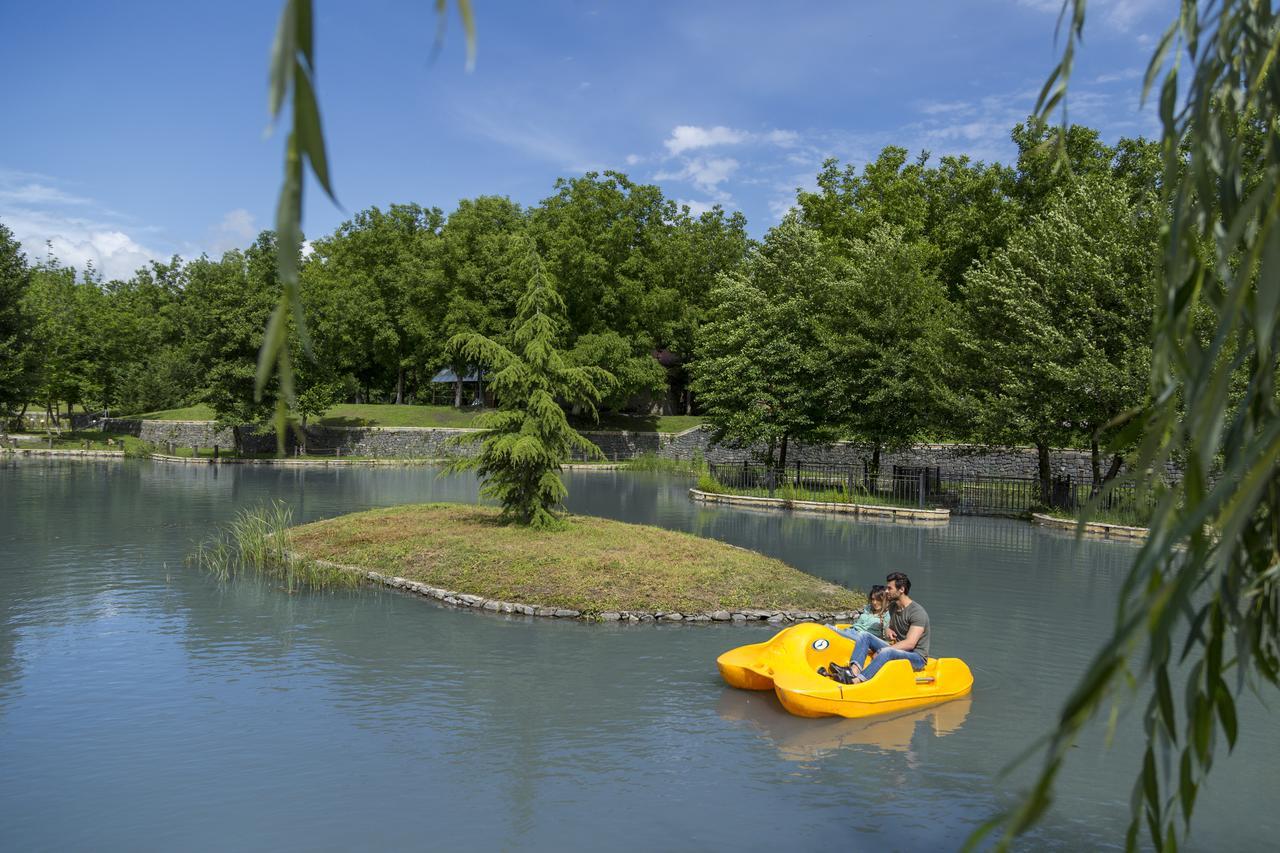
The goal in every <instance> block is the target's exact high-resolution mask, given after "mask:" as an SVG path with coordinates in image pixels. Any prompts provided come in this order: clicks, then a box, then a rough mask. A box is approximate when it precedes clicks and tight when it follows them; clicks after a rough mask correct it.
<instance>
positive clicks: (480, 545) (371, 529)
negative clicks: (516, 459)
mask: <svg viewBox="0 0 1280 853" xmlns="http://www.w3.org/2000/svg"><path fill="white" fill-rule="evenodd" d="M289 536H290V541H291V545H292V548H293V549H294V551H295V552H297V553H298V554H300V555H301V556H302V557H304V558H310V559H313V560H327V561H330V562H334V563H341V564H343V565H347V566H357V567H360V568H362V569H366V570H373V571H376V572H380V573H382V574H385V575H394V576H399V577H403V578H408V579H410V580H415V581H419V582H421V583H426V584H429V585H431V586H436V587H441V588H444V589H448V590H452V591H454V592H460V593H467V594H471V595H480V596H483V597H485V598H491V599H498V600H500V601H511V602H519V603H522V604H536V605H543V606H556V607H565V608H571V609H574V610H580V611H582V612H584V613H603V612H606V611H620V610H632V611H658V610H673V611H678V612H681V613H695V612H708V611H715V610H734V609H743V608H747V609H760V610H816V611H824V612H834V611H843V610H853V609H856V608H858V607H861V606H862V605H863V603H864V602H865V598H864V596H863V595H862V594H861V593H858V592H854V591H853V590H850V589H846V588H845V587H842V586H838V585H837V584H833V583H830V582H828V581H824V580H822V579H821V578H816V577H814V576H812V575H808V574H805V573H804V572H801V571H799V570H798V569H794V568H792V567H790V566H788V565H787V564H785V563H783V562H782V561H780V560H775V559H773V558H771V557H766V556H764V555H763V554H758V553H755V552H754V551H747V550H744V549H742V548H735V547H734V546H732V545H726V544H725V543H723V542H717V541H715V540H711V539H700V538H698V537H696V536H691V535H689V534H687V533H676V532H673V531H669V530H662V529H660V528H657V527H648V526H645V525H638V524H626V523H623V522H620V521H609V520H606V519H600V518H591V517H585V516H573V517H572V518H570V519H568V520H567V523H566V525H565V527H564V529H562V530H554V531H535V530H530V529H528V528H523V527H518V526H515V525H510V524H503V523H502V522H500V521H499V518H498V511H497V510H496V509H491V508H488V507H478V506H473V505H462V504H421V505H414V506H400V507H392V508H390V509H377V510H371V511H369V512H361V513H355V514H353V515H344V516H340V517H338V518H332V519H328V520H326V521H317V522H313V523H311V524H306V525H303V526H301V527H295V528H292V529H291V530H290V533H289Z"/></svg>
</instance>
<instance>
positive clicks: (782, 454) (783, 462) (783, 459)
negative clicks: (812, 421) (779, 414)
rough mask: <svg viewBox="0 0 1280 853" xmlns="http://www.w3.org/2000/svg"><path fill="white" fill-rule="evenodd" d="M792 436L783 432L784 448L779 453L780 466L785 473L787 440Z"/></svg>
mask: <svg viewBox="0 0 1280 853" xmlns="http://www.w3.org/2000/svg"><path fill="white" fill-rule="evenodd" d="M790 437H791V436H789V435H787V433H785V432H784V433H783V434H782V450H781V451H779V453H778V468H780V469H781V470H782V471H783V472H784V473H785V472H786V470H787V441H788V439H790Z"/></svg>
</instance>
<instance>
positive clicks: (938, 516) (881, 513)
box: [689, 489, 951, 524]
mask: <svg viewBox="0 0 1280 853" xmlns="http://www.w3.org/2000/svg"><path fill="white" fill-rule="evenodd" d="M689 497H691V498H693V499H694V500H695V501H703V502H705V503H723V504H736V505H738V506H756V507H772V508H776V509H792V510H807V511H810V512H833V513H837V514H844V515H859V516H868V517H871V518H887V519H891V520H893V521H896V522H908V523H912V524H946V523H947V522H948V521H950V520H951V511H950V510H946V509H923V508H911V507H897V506H880V505H877V504H855V503H833V502H830V501H797V500H790V499H787V498H758V497H753V496H751V495H724V494H719V493H717V492H703V491H700V490H698V489H690V490H689Z"/></svg>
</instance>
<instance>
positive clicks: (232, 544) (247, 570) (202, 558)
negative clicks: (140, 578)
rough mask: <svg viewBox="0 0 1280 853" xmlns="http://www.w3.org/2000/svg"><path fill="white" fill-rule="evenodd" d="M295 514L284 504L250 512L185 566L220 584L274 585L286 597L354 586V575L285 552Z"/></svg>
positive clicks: (212, 538)
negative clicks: (252, 581) (243, 580)
mask: <svg viewBox="0 0 1280 853" xmlns="http://www.w3.org/2000/svg"><path fill="white" fill-rule="evenodd" d="M292 525H293V510H292V509H290V508H289V505H288V504H286V503H284V502H283V501H272V502H271V503H269V504H264V505H259V506H254V507H249V508H247V509H243V510H241V511H240V512H238V513H237V514H236V517H235V518H234V519H233V520H232V521H230V522H229V523H228V524H227V525H226V526H225V527H223V528H221V529H219V530H218V531H216V532H215V533H214V534H213V535H211V536H210V537H209V538H208V539H206V540H205V541H203V542H201V543H200V544H199V545H197V546H196V549H195V551H193V552H192V553H191V555H190V556H189V557H188V558H187V562H188V564H190V565H193V566H195V567H196V568H199V569H202V570H204V571H207V572H209V574H211V575H213V576H214V577H215V578H217V579H218V580H219V581H220V582H223V583H225V582H227V581H230V580H233V579H235V578H240V577H254V578H265V579H268V580H273V581H276V582H278V583H280V584H282V585H283V586H284V588H285V589H286V590H288V591H289V592H294V591H297V590H303V589H307V590H321V589H341V588H349V587H354V586H358V585H359V584H360V582H361V577H360V575H358V574H355V573H353V572H348V571H345V570H343V569H338V568H335V567H333V566H328V565H323V564H320V563H317V562H316V561H315V560H312V559H308V558H306V557H302V556H299V555H298V554H295V553H294V552H293V551H292V550H291V549H290V547H289V528H290V527H291V526H292Z"/></svg>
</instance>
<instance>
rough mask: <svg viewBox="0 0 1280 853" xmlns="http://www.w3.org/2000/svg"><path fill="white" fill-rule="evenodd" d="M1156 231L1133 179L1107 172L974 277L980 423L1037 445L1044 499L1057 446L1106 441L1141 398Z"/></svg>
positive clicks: (1053, 208)
mask: <svg viewBox="0 0 1280 853" xmlns="http://www.w3.org/2000/svg"><path fill="white" fill-rule="evenodd" d="M1151 237H1152V235H1151V234H1149V233H1147V232H1144V231H1143V230H1142V229H1140V228H1138V227H1137V225H1136V220H1135V211H1134V209H1133V207H1132V206H1131V205H1130V204H1129V201H1128V197H1127V191H1126V189H1125V187H1124V186H1123V185H1121V184H1120V183H1119V182H1117V181H1115V180H1114V179H1112V178H1111V177H1110V176H1109V175H1107V174H1105V173H1104V174H1099V175H1095V177H1093V178H1091V179H1087V178H1079V179H1077V180H1076V181H1075V182H1074V183H1072V184H1069V185H1066V186H1063V187H1060V188H1059V189H1058V190H1056V191H1055V192H1054V194H1053V196H1052V197H1051V198H1050V199H1048V200H1047V201H1046V202H1045V209H1044V211H1043V212H1042V213H1040V214H1037V215H1035V216H1033V217H1032V218H1031V219H1030V220H1029V222H1028V223H1027V224H1026V225H1025V226H1024V227H1022V228H1020V229H1019V230H1017V231H1016V232H1015V233H1014V234H1013V236H1012V237H1011V238H1010V240H1009V243H1008V245H1007V246H1005V247H1004V248H1002V249H999V250H997V251H996V252H994V253H993V254H992V255H991V256H990V257H989V258H988V259H987V260H986V261H983V262H980V263H978V264H976V265H975V266H974V267H972V268H971V269H970V270H969V273H968V275H967V276H966V278H965V292H964V295H965V306H966V312H967V321H968V329H967V332H968V334H967V337H966V338H965V344H964V346H965V350H966V356H967V358H966V361H967V362H968V364H969V365H970V367H971V368H972V369H971V371H970V373H969V383H968V384H969V386H970V390H971V391H972V393H974V395H975V396H976V398H977V411H978V416H977V431H978V434H979V435H980V436H981V437H982V438H984V439H985V440H987V441H989V442H992V443H995V444H1022V443H1028V444H1034V445H1035V447H1036V452H1037V457H1038V467H1039V476H1040V484H1041V491H1042V499H1043V500H1044V501H1045V502H1046V503H1048V502H1049V500H1050V496H1051V494H1052V484H1051V479H1052V468H1051V460H1050V448H1052V447H1054V446H1061V445H1063V444H1068V443H1071V442H1074V441H1078V440H1081V439H1084V440H1089V439H1095V440H1096V439H1097V438H1098V436H1099V434H1100V431H1101V430H1102V428H1103V427H1104V426H1105V425H1106V424H1107V423H1109V422H1110V421H1111V419H1112V418H1114V417H1116V416H1118V415H1121V414H1122V413H1124V412H1125V411H1126V410H1127V409H1129V408H1130V407H1132V406H1135V405H1138V404H1139V403H1141V402H1142V398H1143V393H1144V384H1145V383H1144V377H1145V376H1146V373H1147V370H1148V367H1149V364H1150V356H1149V352H1150V349H1149V345H1148V344H1147V343H1146V338H1147V335H1148V333H1149V329H1150V325H1151V280H1152V266H1153V263H1154V259H1155V243H1154V241H1153V240H1152V239H1151ZM1095 467H1096V466H1095Z"/></svg>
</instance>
